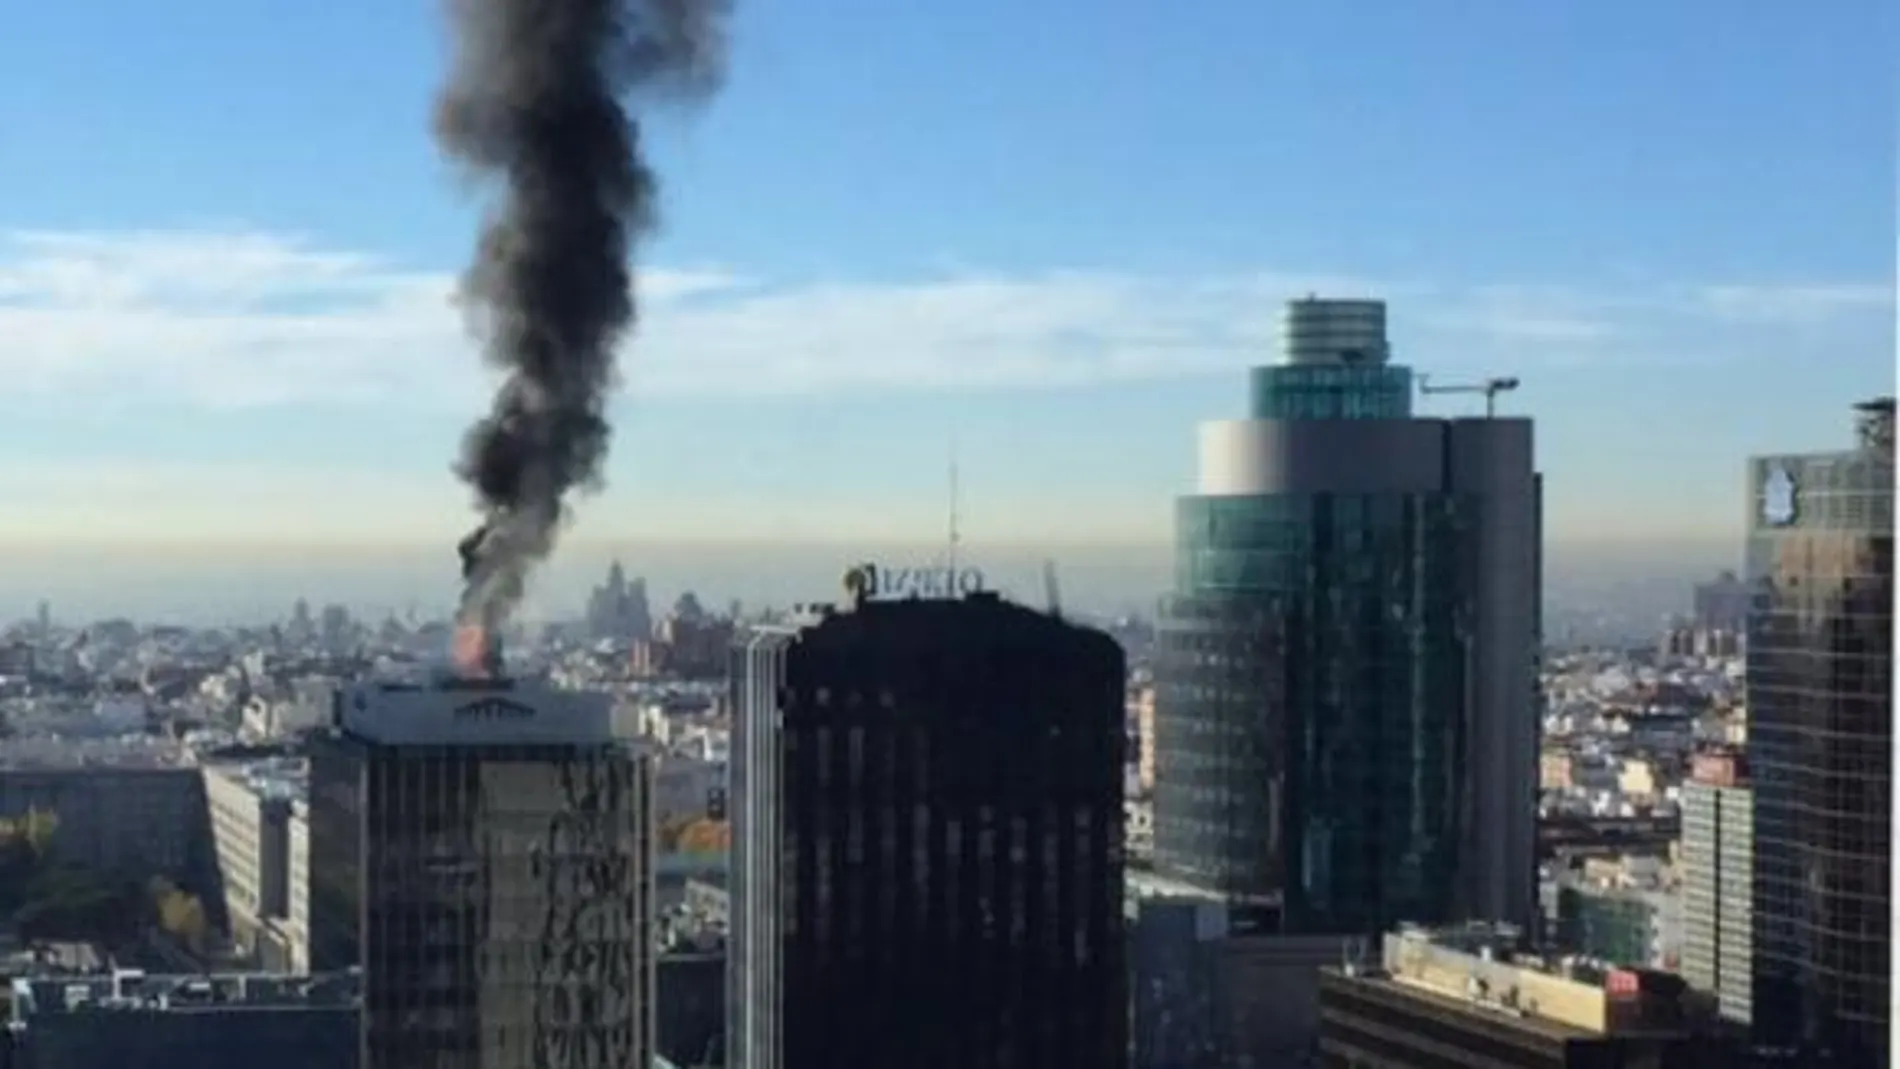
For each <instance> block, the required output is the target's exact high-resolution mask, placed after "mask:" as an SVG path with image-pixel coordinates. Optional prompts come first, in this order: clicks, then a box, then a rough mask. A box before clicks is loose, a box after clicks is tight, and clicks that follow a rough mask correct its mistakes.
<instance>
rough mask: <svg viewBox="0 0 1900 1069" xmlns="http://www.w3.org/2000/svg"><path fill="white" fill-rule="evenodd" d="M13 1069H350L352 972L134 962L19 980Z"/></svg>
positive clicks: (11, 1034)
mask: <svg viewBox="0 0 1900 1069" xmlns="http://www.w3.org/2000/svg"><path fill="white" fill-rule="evenodd" d="M11 995H12V998H11V1010H10V1014H11V1016H10V1018H9V1019H8V1022H7V1032H6V1040H7V1048H8V1053H9V1054H10V1062H11V1066H12V1069H145V1067H152V1069H159V1067H170V1066H193V1067H194V1069H225V1067H229V1069H255V1067H257V1066H260V1065H268V1066H271V1067H272V1069H350V1067H352V1066H355V1065H356V1064H358V1059H357V1044H356V1031H357V1017H358V1013H359V1006H360V985H359V983H358V980H357V977H356V976H355V975H354V974H352V973H338V974H332V975H326V976H284V975H271V974H261V973H249V974H216V975H181V976H156V975H147V974H146V973H144V972H141V971H138V970H133V969H121V970H116V971H114V972H111V973H108V974H104V975H99V976H88V977H73V976H55V977H27V978H23V979H17V980H14V981H13V984H12V991H11Z"/></svg>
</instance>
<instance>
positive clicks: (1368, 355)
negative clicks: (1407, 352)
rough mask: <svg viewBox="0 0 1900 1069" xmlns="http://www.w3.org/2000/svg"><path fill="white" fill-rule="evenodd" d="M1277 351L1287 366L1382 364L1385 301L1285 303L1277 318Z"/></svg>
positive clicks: (1385, 347) (1388, 352)
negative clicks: (1278, 343) (1278, 334)
mask: <svg viewBox="0 0 1900 1069" xmlns="http://www.w3.org/2000/svg"><path fill="white" fill-rule="evenodd" d="M1280 352H1281V355H1282V356H1283V357H1284V358H1285V362H1286V363H1289V364H1344V365H1346V366H1349V367H1356V366H1365V365H1376V364H1383V363H1385V362H1386V361H1388V360H1390V359H1391V356H1392V350H1391V347H1390V346H1389V345H1388V344H1387V342H1386V337H1385V302H1384V301H1371V300H1346V299H1340V298H1334V297H1326V298H1321V297H1312V296H1308V297H1302V298H1301V299H1299V300H1297V301H1288V302H1287V305H1286V310H1285V311H1284V312H1283V313H1281V316H1280Z"/></svg>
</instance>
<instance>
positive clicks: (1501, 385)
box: [1418, 375, 1518, 419]
mask: <svg viewBox="0 0 1900 1069" xmlns="http://www.w3.org/2000/svg"><path fill="white" fill-rule="evenodd" d="M1517 387H1518V381H1517V379H1516V378H1515V377H1507V378H1490V379H1485V380H1484V381H1482V382H1458V383H1452V384H1450V385H1447V386H1433V385H1432V384H1431V379H1430V377H1429V376H1426V375H1420V376H1419V377H1418V392H1419V393H1422V394H1434V393H1481V394H1483V395H1484V418H1485V419H1496V418H1497V414H1498V394H1501V393H1510V392H1511V391H1512V390H1515V389H1517Z"/></svg>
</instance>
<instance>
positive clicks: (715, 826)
mask: <svg viewBox="0 0 1900 1069" xmlns="http://www.w3.org/2000/svg"><path fill="white" fill-rule="evenodd" d="M731 841H732V830H731V826H730V825H728V824H727V823H726V822H725V821H723V820H710V819H700V820H695V821H693V822H691V823H690V824H687V825H686V826H685V827H684V828H682V829H680V833H679V845H678V846H677V847H676V849H678V850H680V851H681V852H682V853H688V854H715V853H719V852H720V851H723V850H725V849H726V848H727V846H728V845H729V844H730V843H731Z"/></svg>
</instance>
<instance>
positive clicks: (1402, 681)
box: [1155, 494, 1469, 932]
mask: <svg viewBox="0 0 1900 1069" xmlns="http://www.w3.org/2000/svg"><path fill="white" fill-rule="evenodd" d="M1466 544H1467V539H1466V538H1465V536H1464V525H1463V523H1462V522H1461V510H1460V508H1459V503H1458V501H1457V500H1456V499H1455V498H1453V497H1451V496H1449V495H1436V494H1434V495H1376V496H1369V495H1344V494H1312V495H1275V496H1271V497H1265V496H1263V497H1189V498H1185V499H1183V500H1182V501H1181V502H1180V503H1179V506H1178V512H1177V545H1178V558H1177V572H1176V586H1175V589H1176V591H1177V592H1178V593H1177V596H1176V597H1174V598H1173V599H1171V601H1170V603H1169V605H1168V606H1167V611H1166V612H1165V613H1164V619H1165V626H1164V628H1163V632H1162V635H1161V649H1160V665H1159V671H1158V672H1157V690H1156V725H1155V728H1156V734H1157V740H1158V746H1157V769H1156V776H1155V779H1156V786H1155V794H1156V800H1155V851H1156V866H1157V868H1158V869H1159V870H1160V871H1162V872H1163V873H1165V874H1167V875H1170V876H1173V877H1175V878H1178V879H1182V880H1185V881H1188V882H1190V883H1194V884H1196V885H1199V886H1203V887H1207V888H1208V889H1210V890H1212V891H1216V892H1218V893H1221V894H1223V895H1224V896H1227V897H1228V898H1229V899H1230V900H1232V901H1233V902H1234V903H1235V904H1236V906H1237V907H1238V909H1239V913H1238V914H1237V926H1242V927H1246V926H1254V927H1265V928H1271V929H1278V930H1282V931H1286V932H1360V931H1378V930H1383V929H1385V928H1387V927H1389V926H1390V925H1392V924H1394V923H1396V922H1398V921H1401V920H1412V921H1419V922H1435V921H1439V920H1441V919H1444V918H1445V917H1446V916H1447V914H1448V912H1449V911H1450V909H1451V896H1452V893H1453V890H1452V889H1453V885H1454V882H1455V881H1454V873H1455V871H1456V868H1457V861H1458V843H1459V835H1460V831H1461V828H1462V827H1463V823H1462V814H1463V812H1464V808H1465V799H1464V798H1463V794H1462V790H1461V779H1460V775H1459V771H1460V764H1461V763H1460V762H1459V760H1458V754H1459V753H1460V751H1461V747H1462V745H1463V738H1462V735H1461V731H1462V724H1463V720H1462V717H1461V715H1460V710H1462V709H1463V707H1464V694H1465V689H1464V688H1465V685H1466V682H1465V681H1466V675H1467V673H1466V670H1465V669H1466V659H1467V648H1468V645H1469V641H1468V633H1467V627H1466V623H1467V619H1468V607H1467V605H1466V602H1465V598H1466V596H1467V584H1466V583H1465V582H1464V580H1463V577H1464V570H1463V568H1464V561H1463V557H1462V555H1461V553H1462V547H1464V546H1465V545H1466Z"/></svg>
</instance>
